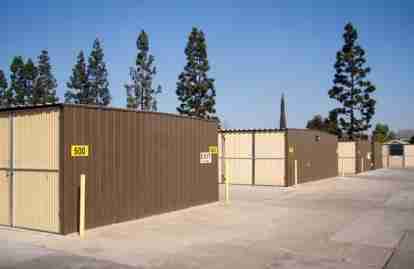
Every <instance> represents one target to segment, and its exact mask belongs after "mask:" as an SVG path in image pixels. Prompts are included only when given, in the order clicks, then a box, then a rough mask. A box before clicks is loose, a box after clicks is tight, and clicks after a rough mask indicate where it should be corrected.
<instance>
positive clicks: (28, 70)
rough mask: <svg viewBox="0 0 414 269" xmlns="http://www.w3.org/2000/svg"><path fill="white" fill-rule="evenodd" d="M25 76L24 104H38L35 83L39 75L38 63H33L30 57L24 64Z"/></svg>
mask: <svg viewBox="0 0 414 269" xmlns="http://www.w3.org/2000/svg"><path fill="white" fill-rule="evenodd" d="M23 74H24V75H23V77H24V85H25V86H24V93H25V96H24V99H25V101H24V104H25V105H32V104H36V103H35V99H36V95H37V94H36V93H35V84H36V79H37V75H38V70H37V67H36V65H35V64H34V63H33V61H32V59H30V58H29V59H28V60H27V62H26V64H25V65H24V69H23Z"/></svg>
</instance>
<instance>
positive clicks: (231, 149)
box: [219, 133, 253, 185]
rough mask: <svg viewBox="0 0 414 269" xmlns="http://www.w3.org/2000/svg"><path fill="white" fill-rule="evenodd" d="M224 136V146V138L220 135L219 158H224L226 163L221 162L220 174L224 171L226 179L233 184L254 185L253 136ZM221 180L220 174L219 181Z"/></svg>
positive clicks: (234, 134)
mask: <svg viewBox="0 0 414 269" xmlns="http://www.w3.org/2000/svg"><path fill="white" fill-rule="evenodd" d="M223 135H224V141H225V142H224V146H223V145H222V138H223V137H222V136H221V135H220V134H219V141H220V144H219V157H220V158H224V162H220V166H219V173H220V171H224V172H225V176H226V178H227V179H228V180H230V183H232V184H249V185H250V184H252V180H253V179H252V164H253V160H252V158H253V155H252V142H253V140H252V137H253V136H252V134H251V133H224V134H223ZM223 148H224V154H223ZM222 165H224V168H222ZM221 178H222V175H221V173H220V174H219V179H221Z"/></svg>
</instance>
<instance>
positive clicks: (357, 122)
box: [329, 23, 376, 140]
mask: <svg viewBox="0 0 414 269" xmlns="http://www.w3.org/2000/svg"><path fill="white" fill-rule="evenodd" d="M343 39H344V43H345V44H344V46H343V47H342V49H341V50H340V51H338V53H337V55H336V63H335V65H334V67H335V70H336V74H335V78H334V80H333V83H334V86H333V87H332V89H330V90H329V97H330V98H332V99H336V100H337V101H338V102H339V103H340V104H341V106H340V107H338V108H336V109H334V110H333V111H332V113H334V114H336V115H337V116H338V119H339V124H340V127H341V129H342V130H343V132H344V133H345V134H346V135H347V136H348V138H349V139H351V140H355V138H356V137H359V136H361V134H362V132H364V131H366V130H368V129H369V128H370V127H371V125H370V122H371V119H372V117H373V115H374V114H375V104H376V102H375V100H374V99H373V98H372V96H371V95H372V93H373V92H374V91H375V86H374V85H373V84H372V83H371V82H370V81H368V80H366V76H367V75H368V74H369V73H370V71H371V69H370V68H369V67H365V63H366V59H365V51H364V50H363V49H362V47H361V46H360V45H359V44H358V43H357V39H358V33H357V30H356V29H355V28H354V26H353V25H352V24H351V23H348V24H347V25H346V26H345V33H344V34H343Z"/></svg>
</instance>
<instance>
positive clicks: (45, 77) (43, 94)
mask: <svg viewBox="0 0 414 269" xmlns="http://www.w3.org/2000/svg"><path fill="white" fill-rule="evenodd" d="M56 88H57V82H56V79H55V77H54V76H53V74H52V66H51V64H50V58H49V54H48V52H47V51H46V50H42V52H41V54H40V55H39V57H38V77H37V80H36V85H35V88H34V92H33V104H46V103H56V102H58V101H59V98H58V97H57V96H56Z"/></svg>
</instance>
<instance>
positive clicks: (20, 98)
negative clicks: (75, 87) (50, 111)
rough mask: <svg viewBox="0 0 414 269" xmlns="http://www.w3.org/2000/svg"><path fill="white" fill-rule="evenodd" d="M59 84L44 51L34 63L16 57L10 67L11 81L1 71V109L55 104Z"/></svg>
mask: <svg viewBox="0 0 414 269" xmlns="http://www.w3.org/2000/svg"><path fill="white" fill-rule="evenodd" d="M56 88H57V82H56V79H55V77H54V76H53V73H52V66H51V64H50V58H49V55H48V52H47V51H46V50H43V51H42V52H41V53H40V55H39V57H38V60H37V63H34V62H33V60H32V59H30V58H29V59H27V61H24V59H23V57H21V56H16V57H14V58H13V60H12V63H11V65H10V79H9V80H7V78H6V76H5V74H4V72H3V70H0V107H11V106H24V105H37V104H46V103H55V102H57V101H58V97H57V96H56Z"/></svg>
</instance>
